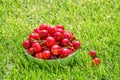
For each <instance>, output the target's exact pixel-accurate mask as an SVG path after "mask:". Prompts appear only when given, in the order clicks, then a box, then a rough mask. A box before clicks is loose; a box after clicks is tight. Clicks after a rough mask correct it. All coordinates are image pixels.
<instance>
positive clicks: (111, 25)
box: [0, 0, 120, 80]
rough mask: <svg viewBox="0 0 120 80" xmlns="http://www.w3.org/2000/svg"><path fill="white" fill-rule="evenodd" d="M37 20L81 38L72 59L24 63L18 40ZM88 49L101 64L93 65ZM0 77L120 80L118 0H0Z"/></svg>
mask: <svg viewBox="0 0 120 80" xmlns="http://www.w3.org/2000/svg"><path fill="white" fill-rule="evenodd" d="M41 23H47V24H48V25H51V24H52V25H56V24H62V25H64V26H65V28H66V29H68V30H69V31H71V32H73V33H74V35H75V36H77V38H78V40H79V41H81V42H82V46H81V49H79V51H78V56H76V59H75V60H74V62H73V63H71V64H70V65H68V66H64V67H59V66H56V67H49V66H42V65H41V66H39V65H37V64H34V63H32V62H28V60H27V59H26V57H25V56H24V49H23V47H22V45H21V44H22V42H23V40H25V39H26V38H27V36H28V34H30V32H31V31H32V30H33V29H34V28H35V27H37V26H39V25H40V24H41ZM91 49H93V50H95V51H97V54H98V57H99V58H100V59H101V65H100V66H99V67H92V66H91V59H90V57H89V56H88V52H89V51H90V50H91ZM0 80H120V1H119V0H36V1H34V0H0Z"/></svg>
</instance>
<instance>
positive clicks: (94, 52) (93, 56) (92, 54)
mask: <svg viewBox="0 0 120 80" xmlns="http://www.w3.org/2000/svg"><path fill="white" fill-rule="evenodd" d="M89 55H90V57H92V58H95V57H96V55H97V54H96V51H90V52H89Z"/></svg>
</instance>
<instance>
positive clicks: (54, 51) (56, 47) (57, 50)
mask: <svg viewBox="0 0 120 80" xmlns="http://www.w3.org/2000/svg"><path fill="white" fill-rule="evenodd" d="M60 51H61V47H60V46H59V45H53V46H52V48H51V52H52V54H53V55H55V56H56V55H59V54H60Z"/></svg>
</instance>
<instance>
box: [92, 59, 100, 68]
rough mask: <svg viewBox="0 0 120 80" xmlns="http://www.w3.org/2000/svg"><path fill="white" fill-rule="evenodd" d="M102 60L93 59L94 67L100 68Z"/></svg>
mask: <svg viewBox="0 0 120 80" xmlns="http://www.w3.org/2000/svg"><path fill="white" fill-rule="evenodd" d="M100 63H101V62H100V59H99V58H94V59H92V66H98V65H100Z"/></svg>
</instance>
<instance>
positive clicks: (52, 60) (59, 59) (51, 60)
mask: <svg viewBox="0 0 120 80" xmlns="http://www.w3.org/2000/svg"><path fill="white" fill-rule="evenodd" d="M77 51H78V50H76V51H75V52H73V53H72V54H70V55H69V56H68V57H65V58H58V59H49V60H44V59H39V58H36V57H33V56H32V55H30V54H29V53H28V52H27V51H26V50H25V54H26V55H27V56H29V57H31V58H32V59H35V60H39V61H50V62H54V61H61V60H65V59H67V58H70V57H72V56H74V55H75V54H77Z"/></svg>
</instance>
